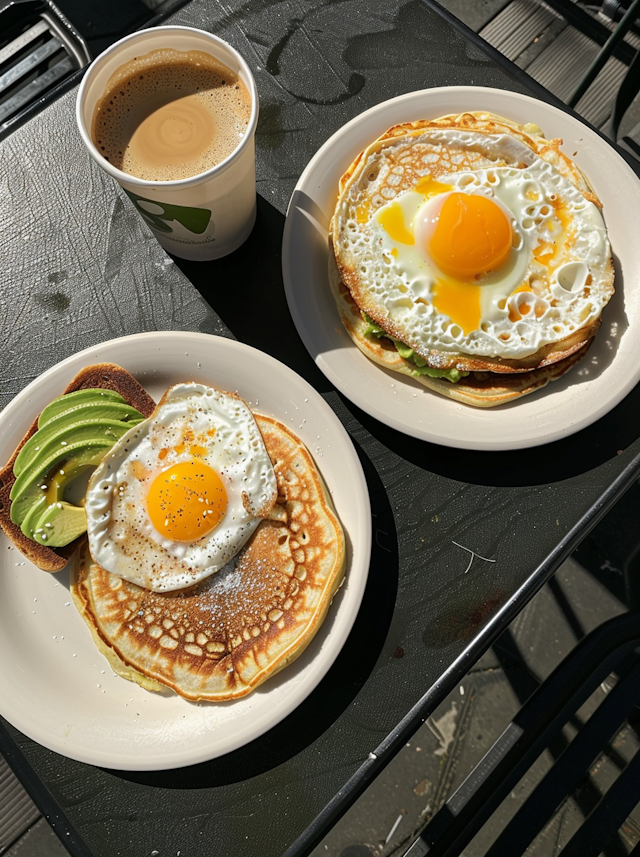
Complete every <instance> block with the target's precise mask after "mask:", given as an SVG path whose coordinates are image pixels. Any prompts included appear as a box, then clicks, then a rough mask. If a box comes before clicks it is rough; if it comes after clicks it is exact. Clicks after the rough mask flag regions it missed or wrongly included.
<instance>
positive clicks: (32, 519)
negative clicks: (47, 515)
mask: <svg viewBox="0 0 640 857" xmlns="http://www.w3.org/2000/svg"><path fill="white" fill-rule="evenodd" d="M48 505H49V504H48V503H47V498H46V497H45V496H44V495H43V496H42V497H40V499H39V500H36V502H35V503H34V504H33V506H32V507H31V508H30V509H29V511H28V512H27V514H26V515H25V516H24V519H23V521H22V523H21V524H20V529H21V530H22V532H23V533H24V534H25V536H26V537H27V538H28V539H33V531H34V530H35V528H36V521H37V520H38V518H39V517H40V515H41V514H42V513H43V512H44V510H45V509H46V508H47V506H48Z"/></svg>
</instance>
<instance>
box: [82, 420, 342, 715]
mask: <svg viewBox="0 0 640 857" xmlns="http://www.w3.org/2000/svg"><path fill="white" fill-rule="evenodd" d="M255 416H256V421H257V423H258V426H259V428H260V431H261V432H262V436H263V438H264V442H265V445H266V447H267V451H268V452H269V456H270V458H271V460H272V462H273V465H274V470H275V474H276V480H277V484H278V495H279V496H278V502H277V504H276V508H275V510H274V513H273V515H272V519H271V520H268V521H263V522H262V523H261V524H260V525H259V527H258V529H257V530H256V532H255V533H254V535H253V537H252V538H251V540H250V541H249V542H248V544H247V546H246V547H245V548H244V550H243V551H241V553H240V554H239V555H238V557H237V558H236V560H234V561H233V562H232V563H230V564H228V565H227V566H225V568H224V569H222V570H221V571H219V572H217V573H216V574H213V575H211V576H210V577H208V578H207V579H206V580H204V581H201V582H200V583H198V584H196V585H195V586H192V587H189V588H188V589H183V590H178V591H175V592H164V593H158V592H151V591H149V590H146V589H143V588H142V587H140V586H137V585H136V584H134V583H129V582H128V581H126V580H123V579H122V578H120V577H117V576H116V575H113V574H110V573H109V572H107V571H105V570H104V569H103V568H101V567H100V566H99V565H97V564H96V563H94V562H93V561H92V560H91V557H90V556H89V552H88V550H87V549H86V548H85V549H84V550H83V551H81V552H80V554H79V557H78V562H77V563H75V567H74V571H73V575H72V585H71V592H72V595H73V599H74V601H75V603H76V605H77V607H78V609H79V611H80V613H81V615H82V616H83V618H84V620H85V621H86V623H87V625H88V626H89V628H90V630H91V633H92V635H93V638H94V640H95V642H96V643H97V645H98V648H99V649H100V651H101V652H102V653H103V654H104V655H105V656H106V657H107V658H108V660H109V663H110V664H111V666H112V668H113V669H114V671H115V672H117V673H119V674H120V675H122V676H123V677H124V678H128V679H130V680H132V681H136V682H138V683H139V684H141V685H142V686H143V687H146V688H147V689H149V690H161V689H163V688H171V689H172V690H174V691H175V692H176V693H178V694H179V695H180V696H183V697H184V698H185V699H188V700H192V701H210V702H217V701H222V700H229V699H237V698H239V697H241V696H244V695H245V694H247V693H249V692H250V691H252V690H253V689H254V688H256V687H257V686H258V685H259V684H261V683H262V682H263V681H265V680H266V679H268V678H269V677H270V676H272V675H274V674H275V673H277V672H279V671H280V670H281V669H283V667H285V666H287V665H288V664H290V663H291V662H292V661H293V660H294V659H295V658H297V657H298V656H299V655H300V654H301V653H302V652H303V651H304V649H305V648H306V647H307V645H308V644H309V643H310V641H311V640H312V639H313V637H314V636H315V634H316V632H317V631H318V629H319V628H320V625H321V624H322V622H323V621H324V618H325V616H326V614H327V611H328V609H329V606H330V604H331V601H332V599H333V596H334V595H335V593H336V591H337V589H338V588H339V586H340V584H341V583H342V581H343V579H344V574H345V543H344V535H343V532H342V528H341V526H340V523H339V521H338V519H337V517H336V514H335V512H334V510H333V507H332V504H331V500H330V498H329V494H328V492H327V489H326V487H325V485H324V482H323V480H322V477H321V476H320V474H319V473H318V470H317V469H316V467H315V464H314V462H313V459H312V458H311V456H310V454H309V452H308V450H307V449H306V448H305V447H304V445H303V444H302V443H301V441H300V440H299V439H298V438H297V437H296V436H295V435H294V434H293V433H292V432H290V431H289V429H287V428H286V427H285V426H284V425H282V424H281V423H279V422H277V421H276V420H274V419H272V418H270V417H264V416H260V415H258V414H256V415H255Z"/></svg>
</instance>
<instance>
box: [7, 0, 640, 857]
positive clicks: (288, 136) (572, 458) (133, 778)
mask: <svg viewBox="0 0 640 857" xmlns="http://www.w3.org/2000/svg"><path fill="white" fill-rule="evenodd" d="M171 20H172V22H175V23H181V24H186V25H190V26H196V27H201V28H203V29H206V30H210V31H211V32H214V33H217V34H218V35H220V36H222V37H223V38H225V39H227V40H228V41H229V42H231V43H232V44H233V45H234V46H235V47H237V48H238V49H239V50H240V51H241V52H242V53H243V55H244V56H245V58H246V59H247V61H248V62H249V64H250V66H251V67H252V70H253V72H254V75H255V77H256V81H257V85H258V90H259V93H260V99H261V119H260V124H259V129H258V135H257V175H258V194H259V198H258V219H257V223H256V226H255V229H254V231H253V234H252V235H251V237H250V239H249V241H248V242H247V243H246V244H245V245H244V246H243V247H242V248H241V249H240V250H238V251H237V252H236V253H234V254H233V255H232V256H230V257H228V258H226V259H223V260H219V261H216V262H209V263H192V262H185V261H181V260H175V263H176V264H171V262H170V260H169V259H168V257H167V256H166V255H165V254H164V252H163V251H162V250H161V249H160V247H159V246H158V245H157V243H156V242H155V240H154V239H153V237H152V236H151V235H150V233H149V232H148V231H147V229H146V227H145V225H144V224H143V223H142V221H141V219H140V218H139V216H138V214H137V213H136V212H135V211H134V209H133V207H132V206H131V205H130V204H129V202H128V201H127V200H126V198H125V197H124V194H122V193H121V192H120V191H119V189H118V188H117V187H116V186H115V185H114V184H113V183H112V182H111V180H110V179H109V178H108V177H106V176H104V175H103V174H102V173H101V172H100V171H99V170H98V169H97V168H96V167H95V165H93V164H92V163H91V162H90V159H89V157H88V156H87V155H86V153H85V151H84V150H83V148H82V143H81V141H80V138H79V135H78V133H77V130H76V126H75V120H74V99H75V90H74V91H71V92H69V93H67V94H65V95H63V96H62V97H61V98H60V99H59V100H58V101H57V102H55V103H54V104H53V105H51V106H50V107H48V108H47V109H46V110H45V111H44V112H42V113H41V114H40V115H38V116H37V117H36V118H34V119H32V120H31V121H30V122H28V123H27V124H26V125H24V126H23V127H21V128H19V129H17V130H16V131H15V132H14V133H13V134H11V135H10V136H8V137H7V138H6V139H5V140H3V141H2V142H1V143H0V211H1V214H2V216H1V218H0V236H1V242H2V243H1V246H2V258H3V261H2V266H1V268H0V271H1V272H0V320H1V323H2V329H3V345H2V359H1V361H0V378H1V381H0V405H2V406H3V407H4V406H6V405H7V404H8V403H9V402H10V401H11V399H12V398H13V397H14V396H15V395H16V394H17V393H18V392H19V391H20V390H21V389H22V388H23V387H24V386H26V384H27V383H29V382H30V381H31V380H33V379H34V378H36V377H37V376H38V375H39V374H40V373H42V372H43V371H44V370H46V369H47V368H49V367H50V366H53V365H54V364H55V363H57V362H58V361H59V360H61V359H63V358H65V357H67V356H69V355H71V354H74V353H75V352H77V351H78V350H80V349H82V348H85V347H87V346H90V345H94V344H96V343H99V342H102V341H104V340H108V339H112V338H115V337H118V336H124V335H127V334H136V333H140V332H144V331H160V330H179V331H200V332H205V333H211V334H216V335H220V336H223V337H228V338H236V339H238V340H240V341H241V342H244V343H247V344H250V345H252V346H254V347H256V348H259V349H261V350H262V351H265V352H267V353H269V354H271V355H272V356H274V357H276V358H277V359H279V360H281V361H282V362H284V363H286V364H288V365H289V366H291V367H292V368H293V369H295V371H296V372H298V373H299V374H300V375H301V376H302V377H303V378H305V379H306V380H307V381H308V382H309V383H311V384H312V385H313V386H314V387H315V388H316V389H317V390H318V391H319V392H320V393H321V394H322V396H323V397H324V398H325V400H326V401H327V402H328V404H329V405H330V406H331V408H333V410H334V411H335V413H336V414H337V416H338V417H339V419H340V420H341V421H342V423H343V424H344V426H345V427H346V429H347V431H348V432H349V434H350V436H351V438H352V440H353V442H354V444H355V446H356V449H357V451H358V454H359V457H360V460H361V463H362V467H363V469H364V473H365V476H366V479H367V483H368V488H369V494H370V499H371V506H372V515H373V536H374V537H373V548H372V555H371V564H370V571H369V578H368V583H367V587H366V591H365V594H364V599H363V602H362V606H361V609H360V611H359V614H358V617H357V619H356V622H355V625H354V627H353V630H352V632H351V634H350V636H349V638H348V640H347V642H346V644H345V646H344V648H343V650H342V652H341V653H340V655H339V656H338V658H337V660H336V662H335V663H334V665H333V667H332V668H331V669H330V670H329V672H328V674H327V675H326V676H325V678H324V679H323V680H322V681H321V683H320V684H319V685H318V687H317V688H316V689H315V690H313V692H312V693H311V695H310V696H309V697H308V698H307V699H306V700H305V701H304V702H303V703H302V704H301V705H300V706H299V707H298V708H297V709H296V710H295V711H293V712H292V713H291V714H290V715H289V716H288V717H287V718H286V719H285V720H284V721H282V722H281V723H280V724H279V725H278V726H276V727H275V728H273V729H272V730H271V731H269V732H268V733H266V734H265V735H263V736H262V737H260V738H258V739H256V740H255V741H253V742H251V743H250V744H248V745H246V746H244V747H241V748H240V749H237V750H235V751H233V752H232V753H229V754H227V755H223V756H221V757H219V758H216V759H213V760H209V761H204V762H202V763H201V764H198V765H195V766H192V767H188V768H178V769H174V770H167V771H155V772H123V771H118V770H111V769H103V768H97V767H93V766H91V765H87V764H83V763H81V762H77V761H74V760H72V759H68V758H66V757H63V756H59V755H57V754H56V753H54V752H52V751H51V750H48V749H47V748H45V747H43V746H40V745H39V744H37V743H36V742H34V741H33V740H31V739H29V738H28V737H26V736H24V735H23V734H21V732H20V731H19V729H18V728H16V727H15V726H14V725H12V724H9V723H8V722H6V721H5V720H2V721H1V722H0V751H1V752H2V753H3V754H4V755H5V757H6V758H7V760H8V761H9V763H10V764H11V765H12V767H13V768H14V770H15V771H16V773H17V775H18V776H19V778H20V779H21V780H22V782H23V783H24V785H25V787H26V788H27V790H28V791H29V793H30V794H31V796H32V797H33V799H34V800H35V802H36V804H37V805H38V807H39V808H40V810H41V811H42V813H43V814H44V815H45V816H46V818H47V819H48V820H49V822H50V823H51V824H52V825H53V826H54V828H55V830H56V831H57V833H58V835H59V836H60V838H61V840H62V841H63V842H64V843H65V845H66V846H67V848H68V849H69V850H70V852H71V853H72V854H74V855H78V857H80V855H89V854H91V855H94V857H113V855H116V854H117V855H123V857H124V855H131V857H133V855H136V857H139V855H144V854H154V853H157V854H158V855H183V857H186V855H198V857H199V855H212V854H224V855H233V857H239V855H245V854H261V855H265V857H279V855H285V854H286V855H287V857H293V855H303V854H307V853H308V852H309V851H310V850H311V849H312V847H313V846H314V845H316V844H317V843H318V842H319V841H320V839H321V838H322V836H323V834H324V833H326V832H327V830H328V829H329V828H330V826H331V825H332V824H333V823H335V821H336V820H337V819H338V818H339V817H340V815H341V814H342V813H343V812H344V811H345V810H346V808H347V807H348V806H349V805H351V804H352V803H353V802H354V801H355V800H356V799H357V798H358V795H359V794H361V793H362V791H363V790H364V788H365V787H366V786H367V785H368V784H369V783H370V782H371V781H372V780H373V779H374V778H375V777H376V775H377V774H378V773H379V772H380V770H381V769H382V768H383V766H384V765H385V764H386V763H387V762H388V761H389V760H390V758H392V757H393V755H394V754H395V753H396V752H397V751H398V750H399V749H400V747H402V746H403V744H404V743H405V742H406V741H407V739H408V738H409V736H410V735H411V734H413V732H414V731H415V730H416V729H417V728H418V726H419V725H420V724H421V723H423V722H424V720H425V719H426V718H427V717H428V716H429V714H430V712H432V711H433V710H434V708H435V707H436V706H437V705H438V703H439V702H440V701H441V700H442V699H443V698H444V696H445V695H446V694H447V692H448V691H449V690H450V689H451V687H452V686H453V685H454V684H455V682H456V681H458V680H459V679H460V678H461V677H462V676H463V675H464V674H465V672H466V671H467V670H468V669H469V668H470V667H471V666H472V665H473V664H474V662H475V661H476V660H477V658H478V657H479V656H480V655H481V654H482V653H483V652H484V651H485V650H486V649H487V648H488V647H489V646H490V644H491V643H492V641H493V640H494V639H495V638H496V637H497V635H498V634H499V633H500V632H501V631H502V630H503V629H504V628H506V626H507V625H508V623H509V622H510V621H511V620H512V619H513V618H514V617H515V616H516V615H517V614H518V612H519V611H520V610H521V609H522V608H523V606H524V605H525V604H526V603H527V602H528V600H529V599H530V598H531V597H532V596H533V595H534V593H535V592H536V591H538V589H540V587H541V586H542V585H543V584H544V582H545V581H546V580H548V579H549V577H550V576H551V575H552V574H553V573H554V571H555V570H556V568H557V567H558V565H559V564H560V563H561V562H562V560H563V559H564V558H566V557H567V556H568V554H569V553H570V552H571V551H572V550H573V548H574V547H576V546H577V544H578V543H579V542H580V540H581V539H582V538H584V536H585V535H586V534H587V533H588V532H589V530H590V529H591V528H592V527H593V526H595V524H596V523H597V522H598V521H599V520H600V518H601V517H602V516H603V515H604V514H605V512H606V511H607V510H608V509H610V508H611V507H612V505H613V504H614V503H615V501H616V499H617V498H618V497H619V496H621V494H622V493H623V492H624V490H625V489H626V488H627V487H629V485H630V484H631V483H632V481H633V480H634V479H635V478H636V476H637V475H638V473H639V472H640V391H639V390H638V388H635V389H634V390H633V391H632V392H631V393H630V394H629V395H628V396H627V397H626V398H625V399H624V400H623V401H622V402H621V403H620V404H618V405H617V406H616V407H615V408H614V409H613V410H612V411H611V412H609V413H608V414H607V415H605V416H604V417H602V418H601V419H600V420H598V421H597V422H596V423H595V424H593V425H591V426H589V427H587V428H585V429H583V430H582V431H580V432H578V433H577V434H574V435H571V436H569V437H566V438H563V439H560V440H557V441H555V442H553V443H550V444H545V445H543V446H540V447H533V448H531V449H528V450H524V451H523V450H514V451H501V452H486V451H485V452H478V451H472V450H463V449H453V448H448V447H446V446H440V445H436V444H430V443H427V442H425V441H423V440H418V439H414V438H412V437H408V436H406V435H404V434H402V433H400V432H397V431H395V430H394V429H392V428H389V427H388V426H386V425H384V424H382V423H381V422H378V421H377V420H376V419H374V418H373V417H371V416H369V415H368V414H367V413H364V412H363V411H361V410H360V409H359V408H357V407H356V406H355V405H353V404H352V403H351V402H350V401H349V400H348V399H347V398H345V397H344V396H343V395H341V394H340V393H339V392H338V391H337V390H336V389H335V388H334V387H333V385H332V384H331V383H330V382H329V381H328V380H327V378H326V377H325V376H324V375H323V374H322V373H321V372H320V371H319V370H318V368H317V367H316V365H315V364H314V362H313V360H312V358H311V357H310V356H309V354H308V353H307V351H306V349H305V347H304V345H303V343H302V341H301V340H300V338H299V336H298V333H297V331H296V328H295V326H294V324H293V322H292V320H291V316H290V314H289V311H288V308H287V303H286V299H285V294H284V290H283V282H282V273H281V246H282V236H283V229H284V224H285V213H286V209H287V205H288V202H289V198H290V196H291V193H292V191H293V189H294V187H295V185H296V182H297V180H298V178H299V176H300V174H301V172H302V171H303V169H304V168H305V166H306V164H307V162H308V161H309V159H310V158H311V157H312V156H313V154H314V153H315V152H316V150H317V149H318V148H319V147H320V146H321V145H322V144H323V143H324V142H325V141H326V140H327V139H328V138H329V137H330V136H331V135H332V134H333V133H334V132H335V131H337V130H338V129H339V128H340V127H341V126H342V125H344V123H345V122H347V121H348V120H350V119H351V118H353V117H354V116H356V115H357V114H359V113H360V112H362V111H363V110H365V109H367V108H369V107H371V106H373V105H375V104H377V103H379V102H381V101H383V100H385V99H387V98H391V97H394V96H396V95H399V94H402V93H405V92H410V91H413V90H418V89H423V88H427V87H436V86H449V85H482V86H490V87H496V88H499V89H505V90H511V91H514V92H521V93H525V94H530V95H534V96H535V97H538V98H541V99H545V100H547V101H551V102H552V101H553V99H552V98H551V96H550V95H548V94H547V93H545V92H544V91H543V90H541V89H540V88H539V87H538V86H537V85H536V84H535V83H534V82H533V81H531V80H530V79H529V78H527V77H526V75H524V74H522V73H520V72H519V71H518V70H517V69H516V68H515V67H513V66H510V65H509V64H508V63H506V62H503V61H501V60H500V58H499V57H498V56H497V55H496V54H495V53H494V52H493V51H492V50H491V49H490V48H488V47H487V46H484V45H483V44H482V43H481V42H480V41H479V40H478V39H477V38H476V37H474V35H473V34H472V33H471V32H470V31H467V30H466V29H465V28H464V27H463V26H462V25H459V24H457V23H456V22H455V21H454V20H453V19H451V18H450V17H449V16H448V15H447V14H445V13H443V12H442V10H440V9H439V7H437V6H436V5H435V4H432V3H425V2H422V0H408V2H404V1H403V0H396V1H395V2H383V0H343V2H318V0H298V2H295V3H294V2H289V0H282V2H256V0H248V2H245V3H242V4H237V5H236V4H233V5H232V4H226V3H224V2H222V0H192V2H191V3H189V4H188V5H186V6H184V7H183V8H182V9H181V10H180V11H178V12H177V13H176V14H175V15H174V16H173V17H172V19H171ZM221 283H228V284H231V287H230V288H226V289H223V288H220V284H221ZM459 545H465V546H468V547H469V548H470V549H473V550H474V551H476V552H477V553H479V554H482V555H483V556H485V557H491V558H492V559H494V560H495V562H492V563H491V564H487V563H481V562H478V563H476V564H475V565H474V566H473V569H472V571H473V573H471V572H470V571H469V570H468V564H469V563H468V559H469V554H468V553H466V552H465V551H464V550H461V549H460V547H459ZM2 656H3V657H6V656H7V653H2ZM2 692H4V691H2ZM46 716H47V712H46V710H43V712H42V717H43V718H46Z"/></svg>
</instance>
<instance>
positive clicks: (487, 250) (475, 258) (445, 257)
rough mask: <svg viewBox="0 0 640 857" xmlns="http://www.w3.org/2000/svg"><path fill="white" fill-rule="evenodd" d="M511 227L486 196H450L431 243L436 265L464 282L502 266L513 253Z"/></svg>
mask: <svg viewBox="0 0 640 857" xmlns="http://www.w3.org/2000/svg"><path fill="white" fill-rule="evenodd" d="M511 243H512V235H511V224H510V223H509V219H508V217H507V215H506V214H505V213H504V211H503V210H502V209H501V208H500V206H499V205H497V204H496V203H495V202H494V201H493V200H491V199H489V198H488V197H486V196H482V195H479V194H478V195H477V194H466V193H451V194H449V196H448V197H447V198H446V200H445V201H444V203H443V205H442V208H441V209H440V213H439V215H438V218H437V220H436V223H435V229H434V231H433V233H432V235H431V240H430V242H429V254H430V255H431V258H432V259H433V260H434V262H435V263H436V265H438V267H439V268H440V269H441V270H442V271H444V273H445V274H449V275H451V276H453V277H456V278H457V279H460V280H464V279H469V278H473V277H477V276H481V275H482V274H486V273H488V272H489V271H493V270H494V269H495V268H497V267H498V266H499V265H501V264H502V263H503V262H504V261H505V259H506V258H507V256H508V255H509V251H510V250H511Z"/></svg>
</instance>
